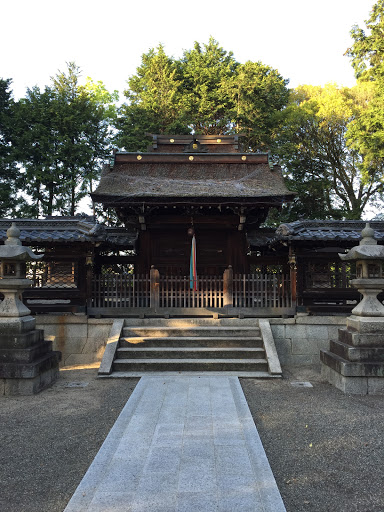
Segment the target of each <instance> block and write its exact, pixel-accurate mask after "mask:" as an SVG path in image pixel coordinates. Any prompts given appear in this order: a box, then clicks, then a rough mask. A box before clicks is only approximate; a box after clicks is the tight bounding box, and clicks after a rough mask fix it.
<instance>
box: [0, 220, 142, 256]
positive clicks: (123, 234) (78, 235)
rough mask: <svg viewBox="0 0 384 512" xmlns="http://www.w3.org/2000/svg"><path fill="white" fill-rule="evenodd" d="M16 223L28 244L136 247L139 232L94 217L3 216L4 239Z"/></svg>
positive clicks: (0, 238)
mask: <svg viewBox="0 0 384 512" xmlns="http://www.w3.org/2000/svg"><path fill="white" fill-rule="evenodd" d="M12 222H15V223H16V225H17V227H18V228H19V229H20V239H21V241H22V242H23V244H25V245H28V244H29V245H34V244H47V243H58V244H62V243H64V244H65V243H91V244H92V243H97V242H101V243H103V242H104V243H106V244H110V245H118V246H124V247H126V248H128V249H129V248H133V247H134V245H135V241H136V237H137V235H136V233H134V232H129V231H128V230H127V229H125V228H113V227H111V228H110V227H106V226H104V225H103V224H99V223H97V222H96V221H95V219H94V218H93V217H59V216H57V217H47V218H45V219H24V218H21V219H0V242H4V241H5V240H6V238H7V230H8V229H9V228H10V226H11V224H12Z"/></svg>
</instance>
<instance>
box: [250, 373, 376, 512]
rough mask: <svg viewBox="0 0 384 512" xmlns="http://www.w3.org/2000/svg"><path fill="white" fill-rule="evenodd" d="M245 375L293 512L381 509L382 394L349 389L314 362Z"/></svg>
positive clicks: (252, 404)
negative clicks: (270, 375) (274, 376)
mask: <svg viewBox="0 0 384 512" xmlns="http://www.w3.org/2000/svg"><path fill="white" fill-rule="evenodd" d="M240 381H241V384H242V387H243V390H244V393H245V396H246V398H247V401H248V405H249V408H250V410H251V413H252V416H253V419H254V421H255V423H256V426H257V429H258V431H259V434H260V437H261V439H262V442H263V445H264V448H265V451H266V453H267V456H268V459H269V462H270V465H271V467H272V471H273V473H274V475H275V478H276V481H277V485H278V487H279V490H280V493H281V495H282V497H283V500H284V503H285V506H286V508H287V511H288V512H302V511H303V512H304V511H305V512H308V511H310V512H330V511H332V512H333V511H334V512H354V511H358V512H383V511H384V486H383V481H384V467H383V463H382V461H383V458H384V437H383V435H384V426H383V425H384V396H383V395H381V396H352V395H344V394H343V393H342V392H340V391H338V390H337V389H335V388H333V387H332V386H330V385H329V384H328V383H326V382H323V381H322V379H321V376H320V373H319V370H318V368H315V367H307V368H297V369H290V371H287V370H285V372H284V379H283V380H280V381H256V380H252V379H240ZM293 382H310V383H311V384H312V385H313V387H294V386H292V383H293Z"/></svg>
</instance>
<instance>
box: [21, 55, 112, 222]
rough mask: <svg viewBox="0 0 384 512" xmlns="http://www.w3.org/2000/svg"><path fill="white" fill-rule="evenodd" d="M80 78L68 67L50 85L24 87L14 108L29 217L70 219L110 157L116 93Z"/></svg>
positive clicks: (74, 65)
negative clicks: (55, 214) (62, 216)
mask: <svg viewBox="0 0 384 512" xmlns="http://www.w3.org/2000/svg"><path fill="white" fill-rule="evenodd" d="M79 78H80V70H79V68H78V67H77V66H76V64H74V63H69V64H68V69H67V71H66V72H59V73H58V74H57V75H56V76H55V77H53V78H52V86H51V87H46V88H45V90H44V91H43V92H41V91H40V89H39V88H38V87H34V88H33V89H29V90H28V91H27V96H26V98H23V99H22V100H20V102H19V104H18V105H17V109H16V111H17V122H16V123H15V125H16V135H17V136H16V137H15V140H14V144H15V147H16V150H17V157H18V160H19V161H20V163H21V164H22V165H23V172H22V173H21V176H20V179H19V185H20V187H21V188H22V189H23V190H24V191H25V192H26V193H27V194H28V197H29V199H30V206H29V208H28V209H27V211H28V213H29V215H31V216H40V215H51V214H52V213H53V212H57V211H58V212H60V213H62V214H65V215H68V214H69V215H74V214H75V212H76V208H77V206H78V204H79V202H80V200H81V199H82V198H83V197H85V196H86V195H87V193H88V191H89V189H90V188H91V187H92V183H93V181H94V180H96V179H97V178H98V176H99V173H100V165H101V164H100V162H101V160H105V158H106V157H107V156H108V154H109V153H110V150H111V142H110V141H111V133H110V128H109V121H110V119H111V118H112V117H113V116H114V115H115V109H114V108H113V101H115V100H116V95H115V93H114V94H113V95H111V94H109V93H108V91H107V90H106V89H105V87H104V85H103V84H102V83H101V82H98V83H96V84H95V83H94V82H93V81H92V80H91V79H88V81H87V83H86V85H85V86H83V85H80V84H79Z"/></svg>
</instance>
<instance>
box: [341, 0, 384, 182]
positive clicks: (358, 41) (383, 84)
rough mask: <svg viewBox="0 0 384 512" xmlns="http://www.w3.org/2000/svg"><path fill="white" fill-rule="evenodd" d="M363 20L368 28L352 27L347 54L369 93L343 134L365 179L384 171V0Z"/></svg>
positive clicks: (380, 0) (357, 75) (358, 77)
mask: <svg viewBox="0 0 384 512" xmlns="http://www.w3.org/2000/svg"><path fill="white" fill-rule="evenodd" d="M365 23H366V28H367V30H368V32H366V31H364V30H363V29H361V28H359V27H358V26H354V27H353V28H352V31H351V36H352V38H353V40H354V44H353V45H352V47H351V48H349V49H348V50H347V55H348V56H349V57H351V58H352V66H353V68H354V70H355V75H356V78H357V79H358V80H359V81H360V82H361V83H366V84H369V85H370V87H371V92H372V97H371V98H370V101H369V104H368V106H367V108H364V109H363V110H362V112H361V114H360V116H359V117H357V118H356V119H355V120H354V121H353V122H352V123H351V124H350V126H349V128H348V133H347V137H348V141H349V144H350V145H351V147H353V148H354V149H356V150H357V151H359V152H360V153H361V154H362V155H364V178H365V179H366V180H367V181H369V180H370V177H371V176H373V175H377V172H378V170H381V173H382V174H383V172H384V168H383V161H384V0H379V1H378V2H377V3H376V4H375V5H374V6H373V8H372V11H371V13H370V17H369V19H368V20H367V21H366V22H365Z"/></svg>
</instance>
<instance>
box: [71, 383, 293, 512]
mask: <svg viewBox="0 0 384 512" xmlns="http://www.w3.org/2000/svg"><path fill="white" fill-rule="evenodd" d="M106 510H108V511H114V512H120V511H121V512H123V511H124V512H139V511H140V512H144V511H145V512H151V511H153V512H154V511H156V512H196V511H197V510H201V511H210V510H215V511H221V512H225V511H228V512H229V511H233V510H236V511H237V510H239V511H241V512H257V511H264V512H283V511H285V507H284V504H283V501H282V499H281V496H280V493H279V491H278V489H277V486H276V482H275V479H274V476H273V474H272V471H271V468H270V466H269V463H268V459H267V457H266V454H265V451H264V449H263V446H262V444H261V441H260V438H259V435H258V432H257V430H256V427H255V424H254V422H253V419H252V417H251V414H250V411H249V408H248V405H247V402H246V400H245V397H244V394H243V391H242V389H241V386H240V383H239V380H238V379H237V378H236V377H185V376H176V377H164V376H161V375H159V376H156V377H149V376H148V377H143V378H142V379H141V380H140V382H139V384H138V385H137V386H136V388H135V391H134V392H133V394H132V395H131V397H130V399H129V400H128V402H127V404H126V405H125V407H124V409H123V411H122V412H121V414H120V416H119V418H118V419H117V421H116V423H115V425H114V426H113V428H112V430H111V431H110V433H109V435H108V437H107V438H106V440H105V442H104V444H103V445H102V447H101V449H100V451H99V453H98V454H97V455H96V457H95V459H94V461H93V463H92V464H91V466H90V468H89V469H88V472H87V473H86V475H85V476H84V478H83V480H82V481H81V483H80V485H79V487H78V488H77V490H76V492H75V494H74V495H73V497H72V499H71V500H70V502H69V504H68V506H67V507H66V509H65V512H85V511H88V512H101V511H106Z"/></svg>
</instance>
